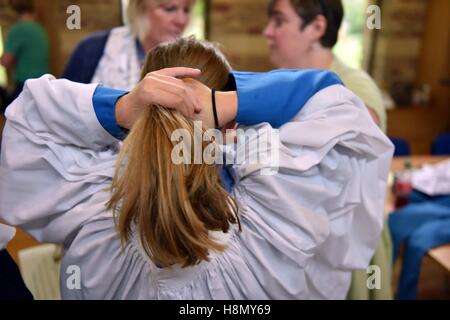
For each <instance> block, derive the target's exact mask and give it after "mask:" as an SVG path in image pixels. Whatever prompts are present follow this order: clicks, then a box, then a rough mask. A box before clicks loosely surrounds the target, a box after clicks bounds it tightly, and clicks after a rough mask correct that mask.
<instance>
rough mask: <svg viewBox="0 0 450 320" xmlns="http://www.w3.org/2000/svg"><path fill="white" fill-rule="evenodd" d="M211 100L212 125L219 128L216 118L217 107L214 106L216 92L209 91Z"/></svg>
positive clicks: (217, 118) (213, 90)
mask: <svg viewBox="0 0 450 320" xmlns="http://www.w3.org/2000/svg"><path fill="white" fill-rule="evenodd" d="M211 98H212V110H213V114H214V125H215V127H216V129H217V128H219V117H218V116H217V106H216V90H215V89H211Z"/></svg>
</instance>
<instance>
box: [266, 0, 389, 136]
mask: <svg viewBox="0 0 450 320" xmlns="http://www.w3.org/2000/svg"><path fill="white" fill-rule="evenodd" d="M268 14H269V17H270V20H269V23H268V24H267V26H266V28H265V30H264V36H265V37H266V38H267V41H268V45H269V49H270V60H271V62H272V63H273V64H274V65H275V66H276V67H279V68H285V69H327V70H331V71H334V72H335V73H337V74H338V75H339V77H340V78H341V79H342V80H343V82H344V84H345V86H346V87H347V88H348V89H350V90H351V91H353V92H354V93H355V94H356V95H357V96H359V98H361V99H362V100H363V101H364V103H365V104H366V106H367V108H368V109H369V112H370V114H371V116H372V118H373V119H374V121H375V122H376V123H377V124H378V126H380V127H381V128H382V129H383V131H386V109H385V106H384V102H383V97H382V94H381V91H380V89H379V88H378V87H377V85H376V84H375V82H374V81H373V79H372V78H371V77H370V76H369V75H368V74H367V73H366V72H364V71H363V70H358V69H353V68H351V67H349V66H347V65H346V64H345V62H344V61H341V59H339V58H338V57H336V56H335V55H334V54H333V52H332V49H333V47H334V46H335V45H336V43H337V41H338V33H339V29H340V27H341V24H342V20H343V17H344V9H343V6H342V2H341V0H320V1H318V0H270V1H269V7H268Z"/></svg>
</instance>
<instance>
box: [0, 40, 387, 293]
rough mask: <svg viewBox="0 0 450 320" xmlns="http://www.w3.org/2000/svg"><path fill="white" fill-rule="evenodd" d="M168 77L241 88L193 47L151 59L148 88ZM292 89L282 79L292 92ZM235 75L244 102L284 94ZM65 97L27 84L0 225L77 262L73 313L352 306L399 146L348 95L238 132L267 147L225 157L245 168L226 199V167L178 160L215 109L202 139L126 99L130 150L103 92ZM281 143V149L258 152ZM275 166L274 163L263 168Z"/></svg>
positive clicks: (11, 138) (179, 45) (217, 55)
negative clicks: (195, 303) (114, 306)
mask: <svg viewBox="0 0 450 320" xmlns="http://www.w3.org/2000/svg"><path fill="white" fill-rule="evenodd" d="M170 67H190V68H199V69H201V70H202V74H201V77H200V78H199V80H200V81H201V82H203V85H198V88H202V90H203V91H202V92H210V91H211V89H217V90H221V89H224V88H225V87H226V86H227V83H229V79H230V67H229V64H228V62H227V60H226V59H225V58H224V56H223V54H222V53H221V52H220V51H219V50H218V49H217V48H216V47H215V46H213V45H212V44H210V43H208V42H201V41H197V40H194V39H192V38H189V39H180V40H177V41H175V42H172V43H165V44H161V45H159V46H157V47H156V48H154V49H153V50H152V51H151V52H150V53H149V55H148V57H147V62H146V66H145V68H144V71H143V78H144V79H143V80H142V81H145V77H148V75H146V74H147V72H152V71H154V70H158V69H161V68H170ZM150 74H153V75H154V76H155V77H158V78H159V79H161V80H163V81H174V80H173V79H172V80H170V79H169V78H167V77H164V76H163V75H161V74H158V73H156V74H155V73H150ZM294 74H295V72H276V73H275V76H276V77H277V79H278V80H283V83H282V85H283V86H290V85H291V86H292V84H290V81H291V80H292V79H293V78H292V77H293V75H294ZM144 75H145V76H144ZM233 75H234V79H235V81H236V84H237V87H238V91H237V94H236V92H231V93H230V94H231V95H232V96H234V97H236V96H237V98H238V99H239V100H240V103H243V101H246V100H247V99H248V98H249V97H250V96H251V97H254V98H255V99H256V100H257V99H258V97H261V96H264V94H267V88H268V87H274V88H277V85H279V83H277V84H271V85H270V86H266V87H265V91H264V92H263V91H261V90H257V89H256V88H255V87H253V86H257V84H256V83H255V82H253V84H252V85H250V82H244V83H243V82H242V79H243V77H246V76H247V75H246V74H239V73H236V72H233ZM251 76H252V77H253V76H254V77H257V78H258V79H259V80H260V81H269V80H270V79H268V78H271V77H272V76H274V75H273V74H262V75H251ZM280 76H281V77H280ZM261 77H262V78H261ZM142 81H141V83H142ZM175 82H176V81H175ZM185 82H186V83H187V84H188V85H190V86H192V88H194V87H195V86H194V81H193V80H185ZM67 85H68V84H67V83H66V82H64V80H53V82H52V81H50V80H49V79H45V78H44V79H40V80H36V81H34V82H30V83H29V84H28V85H27V88H26V90H25V92H24V93H23V94H22V96H21V97H20V98H19V99H18V100H16V102H15V103H14V104H13V105H12V106H11V107H10V108H9V110H8V112H7V116H8V122H7V126H6V131H5V136H6V139H5V141H4V142H6V144H5V148H6V153H5V155H2V162H1V167H0V169H1V171H0V172H1V173H2V174H1V180H0V191H1V193H0V194H1V198H0V217H1V218H3V219H5V220H6V221H7V222H9V223H10V224H15V225H20V226H21V227H23V228H25V229H26V230H27V231H29V232H30V233H32V234H33V235H34V236H35V237H36V238H38V239H40V240H45V241H49V242H58V243H62V244H63V245H64V247H65V254H64V258H63V261H62V269H61V270H62V272H61V290H62V295H63V298H65V299H343V298H345V295H346V292H347V290H348V287H349V285H350V276H351V270H352V269H355V268H364V267H366V264H367V263H368V262H369V259H370V257H371V255H372V254H373V250H374V249H375V246H376V244H377V241H378V238H379V231H380V230H381V225H382V219H383V213H382V208H383V194H384V192H385V189H386V178H387V172H388V169H389V163H390V159H391V157H392V145H391V143H390V142H389V140H388V139H387V138H386V137H385V136H384V135H383V133H382V132H381V131H380V130H379V129H378V128H377V127H376V125H375V124H374V123H373V121H371V119H370V115H369V114H368V112H367V110H366V109H365V107H364V105H363V104H362V103H361V101H360V100H359V99H358V98H356V97H355V96H354V95H353V94H352V93H351V92H349V91H348V90H346V89H345V88H344V87H343V86H342V85H332V86H329V87H327V88H325V89H323V90H320V91H319V92H318V93H316V94H315V95H314V96H313V97H312V98H310V99H309V100H308V102H307V103H306V105H305V106H304V108H303V109H302V110H301V111H300V112H299V113H298V114H297V115H296V116H295V117H294V118H293V119H292V120H291V121H290V122H289V123H287V124H285V125H282V126H281V127H280V128H279V130H277V129H274V128H273V127H272V126H271V125H270V124H269V123H261V124H259V125H255V126H250V127H246V126H242V125H239V129H241V130H242V132H243V133H248V132H249V131H251V130H253V132H256V134H248V135H246V136H247V138H248V140H249V144H248V145H249V146H254V145H255V144H252V143H255V142H257V143H256V145H257V146H258V147H257V148H253V149H252V148H244V149H242V150H240V149H239V148H238V147H239V144H238V146H237V148H236V149H233V148H232V149H233V150H227V149H226V150H225V151H224V152H225V154H226V155H227V156H228V157H229V158H232V159H236V158H238V155H239V154H241V156H243V158H242V161H235V162H234V163H233V164H232V165H229V166H228V170H229V173H230V175H231V176H232V177H233V180H234V188H233V190H232V192H231V193H230V194H229V193H227V192H226V191H225V190H224V188H223V187H222V185H221V179H220V175H219V173H220V171H219V170H220V167H219V166H217V165H214V164H207V163H206V162H202V163H198V164H195V163H192V164H191V163H189V162H185V163H181V164H175V163H174V162H172V157H171V155H172V153H173V150H174V147H175V144H176V143H175V142H174V141H172V139H171V138H172V134H173V132H174V130H177V129H184V130H185V132H188V133H189V134H188V136H189V137H190V138H192V139H194V138H195V135H196V132H198V130H201V131H200V132H201V133H202V134H201V135H202V136H204V135H203V133H204V131H205V130H206V129H208V128H210V127H211V123H214V121H211V118H212V114H213V112H212V109H211V104H212V102H211V104H208V103H206V102H204V104H203V109H202V110H203V111H202V112H200V114H199V115H198V118H200V119H203V120H205V121H203V127H198V124H197V123H195V121H194V120H195V119H190V118H187V117H185V116H183V115H181V114H180V113H179V112H178V111H173V110H169V109H167V108H165V106H164V105H162V106H156V105H154V106H150V107H148V108H145V109H143V111H142V112H141V113H140V115H139V116H135V115H130V114H133V112H122V111H123V110H122V111H121V109H123V108H122V107H123V106H125V108H126V107H127V106H128V108H131V109H132V107H134V106H133V105H132V103H131V101H132V100H130V99H128V100H127V99H125V97H127V96H128V97H131V96H133V94H134V93H133V92H134V91H132V92H131V93H130V94H129V95H127V96H124V99H125V100H121V101H122V102H121V103H119V102H118V106H117V107H116V117H117V121H118V124H119V125H121V126H122V127H124V128H126V129H129V130H130V132H129V134H128V136H127V138H126V139H125V141H124V144H123V146H121V144H120V142H119V140H117V139H116V138H114V137H113V136H112V135H111V134H110V133H109V132H108V131H107V130H108V129H107V128H106V127H103V126H102V125H101V123H102V116H101V115H100V114H98V113H96V112H97V111H98V110H96V109H95V110H94V108H93V107H92V102H89V98H90V97H91V95H90V94H89V92H92V91H94V90H98V88H96V87H95V86H92V87H90V90H91V91H86V90H87V89H84V88H85V87H83V85H74V84H71V85H70V87H76V89H77V90H79V91H80V92H81V93H80V94H78V96H76V97H74V96H73V95H68V94H67V93H66V91H68V89H67ZM246 85H247V87H245V86H246ZM206 86H207V87H206ZM240 86H241V87H245V88H244V89H243V90H241V91H240V89H239V87H240ZM208 87H209V88H208ZM249 87H250V92H246V91H245V89H246V88H247V89H248V88H249ZM278 90H279V89H278ZM271 94H275V95H277V94H279V96H280V101H283V99H284V98H286V96H284V95H283V94H282V93H281V92H280V93H277V92H276V91H272V92H271ZM207 95H208V94H207ZM68 97H72V98H71V99H69V98H68ZM208 97H210V95H208ZM221 97H222V96H221ZM291 97H292V96H291ZM202 101H204V100H202ZM229 101H230V102H229V104H228V105H227V104H225V105H224V104H222V103H220V101H218V102H219V103H218V105H217V109H218V110H217V111H218V118H219V119H218V122H219V125H220V126H223V125H225V124H226V123H228V122H230V121H232V120H234V118H235V117H236V112H237V111H236V109H233V106H234V104H233V103H231V101H232V100H229ZM263 103H264V101H262V100H261V99H260V101H259V103H258V104H257V105H258V106H259V105H263ZM65 104H66V105H68V106H70V108H67V107H66V108H64V107H61V106H64V105H65ZM121 106H122V107H121ZM225 109H230V110H234V111H233V112H230V111H229V110H228V111H226V110H225ZM128 111H129V110H128ZM241 112H242V109H241ZM233 113H234V114H233ZM105 129H106V130H105ZM196 130H197V131H196ZM272 135H275V136H278V137H279V140H278V141H270V143H266V144H259V141H261V139H263V138H264V137H268V136H272ZM182 143H186V144H188V143H187V141H184V140H183V141H182ZM215 143H218V142H214V141H212V140H211V141H206V142H203V148H206V147H208V146H211V144H215ZM224 149H225V148H224ZM186 150H187V153H194V151H193V150H192V149H189V148H188V149H186ZM24 152H26V154H25V153H24ZM268 154H275V155H277V160H278V161H276V162H273V161H266V160H267V159H266V158H265V157H266V156H267V155H268ZM254 155H257V156H258V157H256V158H254V157H253V156H254ZM259 156H262V157H259ZM252 159H258V161H256V162H254V161H252ZM261 159H262V160H261ZM266 169H272V173H271V174H267V172H266ZM30 179H31V180H30ZM27 181H33V183H28V182H27ZM7 186H8V187H7ZM19 199H20V201H19ZM10 212H11V214H9V213H10ZM12 213H13V214H12ZM374 230H378V231H374ZM71 266H72V267H73V266H77V268H78V269H77V270H79V276H80V278H79V282H78V283H74V282H73V274H70V273H67V272H65V271H66V270H73V268H72V269H68V268H69V267H71Z"/></svg>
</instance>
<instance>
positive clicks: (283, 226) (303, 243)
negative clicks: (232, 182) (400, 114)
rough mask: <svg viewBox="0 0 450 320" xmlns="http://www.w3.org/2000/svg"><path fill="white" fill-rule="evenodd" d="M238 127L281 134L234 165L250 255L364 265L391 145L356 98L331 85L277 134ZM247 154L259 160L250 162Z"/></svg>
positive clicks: (339, 266) (377, 225) (379, 215)
mask: <svg viewBox="0 0 450 320" xmlns="http://www.w3.org/2000/svg"><path fill="white" fill-rule="evenodd" d="M244 129H245V130H249V129H256V130H258V132H259V133H258V135H255V136H254V137H257V138H258V139H260V140H261V137H263V139H262V140H267V139H266V137H267V136H276V135H277V134H278V135H279V143H275V142H274V140H272V142H271V143H263V144H262V145H263V146H266V149H264V148H259V149H255V148H247V150H250V151H249V152H248V153H246V157H244V158H245V161H243V162H242V163H238V164H237V165H235V166H234V174H235V179H236V181H237V184H236V189H235V195H236V196H237V198H238V199H239V200H240V201H241V202H242V203H244V210H243V215H242V216H241V217H242V221H243V224H244V227H245V228H247V229H248V230H251V231H252V233H253V234H256V235H257V237H256V238H258V239H260V240H261V241H255V240H254V239H255V237H254V236H252V239H253V240H251V239H246V240H245V241H244V246H248V251H249V252H261V253H262V255H263V256H264V255H266V254H268V252H270V250H269V249H268V248H269V247H270V248H271V250H274V251H276V252H278V253H277V254H276V255H275V256H274V257H278V260H279V259H286V257H287V259H288V260H291V259H292V260H295V261H297V265H298V266H299V267H300V268H304V267H306V266H307V265H308V264H309V267H310V269H311V268H313V267H311V265H313V264H314V263H316V262H318V264H320V265H321V266H327V267H325V268H330V269H333V270H351V269H361V268H366V267H367V266H368V264H369V261H370V259H371V258H372V255H373V253H374V251H375V248H376V246H377V243H378V240H379V237H380V233H381V230H382V225H383V208H384V199H385V192H386V185H387V176H388V171H389V167H390V162H391V159H392V154H393V145H392V143H391V142H390V141H389V139H388V138H387V137H386V136H385V135H384V134H383V133H382V132H381V130H380V129H379V128H378V127H377V126H376V125H375V123H373V121H372V119H371V118H370V115H369V114H368V112H367V110H366V108H365V107H364V104H363V103H362V101H361V100H359V99H358V98H357V97H356V96H354V94H352V93H351V92H350V91H348V90H347V89H345V88H344V87H342V86H332V87H329V88H327V89H324V90H322V91H320V92H319V93H317V94H316V95H315V96H314V97H313V98H311V100H310V101H309V102H308V103H307V104H306V105H305V107H304V108H303V110H302V111H301V112H300V113H299V114H298V115H297V116H296V117H295V119H293V120H292V121H291V122H289V123H287V124H285V125H284V126H282V127H281V128H280V130H279V132H278V133H277V134H275V135H274V131H275V130H274V129H272V128H271V127H270V126H269V125H268V124H263V125H260V126H256V127H253V128H249V127H247V128H244ZM252 153H256V154H258V156H260V157H259V159H265V160H263V161H260V162H259V163H255V162H254V160H253V161H252V162H251V161H249V160H248V159H250V158H251V156H252V155H251V154H252ZM261 153H262V154H263V156H262V157H261ZM237 154H239V152H238V153H237ZM269 155H271V156H269ZM255 158H258V157H257V156H256V155H255V154H253V159H255ZM238 162H239V160H238ZM268 169H270V170H272V171H273V173H275V174H272V175H270V171H268ZM243 234H245V232H244V233H243ZM244 237H245V236H244ZM261 243H265V244H264V246H265V247H266V249H265V250H261V248H260V249H259V250H258V248H257V247H258V245H259V244H261ZM267 243H269V244H267ZM252 255H253V254H252ZM282 256H284V257H285V258H282ZM260 258H261V257H260ZM261 259H263V258H261ZM274 259H275V260H276V259H277V258H274ZM312 261H314V263H312ZM253 262H254V263H257V262H256V261H253ZM317 270H319V268H317ZM317 270H316V272H318V271H317ZM266 271H267V270H266ZM322 277H326V275H325V274H323V275H322ZM323 279H324V278H323ZM312 281H314V280H312Z"/></svg>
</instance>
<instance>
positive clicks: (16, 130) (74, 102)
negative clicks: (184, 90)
mask: <svg viewBox="0 0 450 320" xmlns="http://www.w3.org/2000/svg"><path fill="white" fill-rule="evenodd" d="M95 89H96V85H85V84H78V83H74V82H70V81H68V80H56V79H55V78H54V77H52V76H49V75H46V76H43V77H41V78H39V79H35V80H28V81H27V82H26V83H25V87H24V90H23V92H22V93H21V95H20V96H19V97H18V98H17V99H16V100H15V101H14V102H13V103H12V104H11V105H10V106H9V107H8V108H7V110H6V114H5V115H6V118H7V121H6V125H5V129H4V133H3V142H2V152H1V160H0V218H1V219H3V220H4V221H5V222H6V223H8V224H10V225H14V226H18V227H20V228H22V229H24V230H25V231H27V232H28V233H30V234H31V235H32V236H33V237H34V238H35V239H37V240H39V241H43V242H54V243H67V241H70V239H72V238H73V236H75V233H76V231H77V230H79V228H80V227H81V226H82V225H83V223H85V222H86V221H88V220H89V219H92V218H93V217H95V216H96V215H98V214H101V213H102V212H103V211H104V205H103V203H104V201H105V197H106V194H107V193H106V192H103V190H105V189H106V188H107V186H108V183H109V181H110V179H111V176H112V174H113V171H114V165H115V161H116V154H117V150H118V143H119V142H118V141H117V140H116V139H115V138H114V137H112V136H111V135H109V134H108V133H107V132H106V131H105V130H104V129H103V128H102V126H101V125H100V123H99V122H98V120H97V117H96V115H95V111H94V108H93V104H92V96H93V93H94V91H95Z"/></svg>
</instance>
